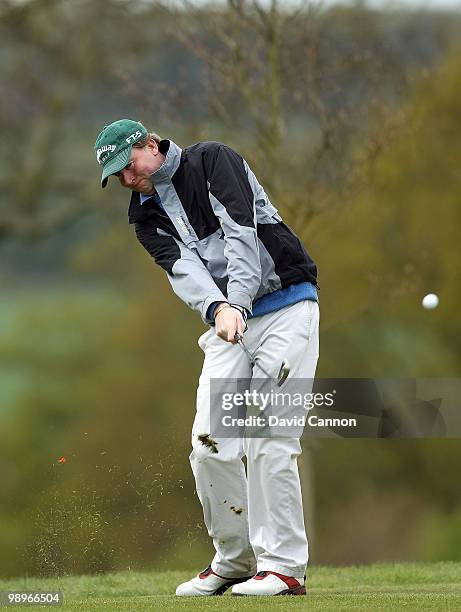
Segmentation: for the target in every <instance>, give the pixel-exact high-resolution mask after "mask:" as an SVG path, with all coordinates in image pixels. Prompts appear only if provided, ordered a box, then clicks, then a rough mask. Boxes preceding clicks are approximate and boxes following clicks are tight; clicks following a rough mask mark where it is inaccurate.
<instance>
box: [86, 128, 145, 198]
mask: <svg viewBox="0 0 461 612" xmlns="http://www.w3.org/2000/svg"><path fill="white" fill-rule="evenodd" d="M146 136H147V130H146V128H145V127H144V126H143V124H142V123H139V121H132V120H131V119H119V120H118V121H114V122H113V123H111V124H110V125H105V126H104V129H103V130H102V132H101V133H100V134H99V136H98V137H97V138H96V142H95V144H94V150H95V153H96V159H97V161H98V164H100V165H101V166H102V177H101V187H105V186H106V185H107V181H108V178H109V176H110V175H111V174H115V173H116V172H120V170H123V168H124V167H125V166H126V165H127V163H128V162H129V161H130V157H131V147H132V145H133V144H134V143H135V142H138V140H141V139H142V138H145V137H146Z"/></svg>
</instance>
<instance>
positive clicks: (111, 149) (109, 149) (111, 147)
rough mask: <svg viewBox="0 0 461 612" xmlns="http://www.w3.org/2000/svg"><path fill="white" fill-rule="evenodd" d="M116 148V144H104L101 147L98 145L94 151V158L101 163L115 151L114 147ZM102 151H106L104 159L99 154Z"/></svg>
mask: <svg viewBox="0 0 461 612" xmlns="http://www.w3.org/2000/svg"><path fill="white" fill-rule="evenodd" d="M116 148H117V145H114V144H112V145H104V146H103V147H100V148H99V149H98V150H97V151H96V159H97V161H98V164H102V163H104V162H105V161H106V159H107V158H108V157H109V155H110V154H111V153H113V152H114V151H115V149H116ZM103 153H107V155H104V159H101V156H102V154H103Z"/></svg>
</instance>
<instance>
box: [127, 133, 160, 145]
mask: <svg viewBox="0 0 461 612" xmlns="http://www.w3.org/2000/svg"><path fill="white" fill-rule="evenodd" d="M161 140H162V139H161V138H160V136H159V135H158V134H156V133H155V132H151V133H150V134H147V136H144V138H141V140H138V142H135V143H134V145H133V147H135V148H136V149H142V147H145V146H146V145H147V144H149V142H152V141H155V142H156V143H157V144H158V143H159V142H160V141H161Z"/></svg>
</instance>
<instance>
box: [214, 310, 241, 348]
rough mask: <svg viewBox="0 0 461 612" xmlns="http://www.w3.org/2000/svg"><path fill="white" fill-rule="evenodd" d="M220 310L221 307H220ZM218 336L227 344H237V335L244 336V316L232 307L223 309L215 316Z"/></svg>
mask: <svg viewBox="0 0 461 612" xmlns="http://www.w3.org/2000/svg"><path fill="white" fill-rule="evenodd" d="M218 308H219V307H218ZM215 325H216V335H217V336H219V337H220V338H222V339H223V340H225V341H226V342H231V343H232V344H235V343H236V340H235V334H236V333H238V334H239V335H240V336H243V332H244V331H245V321H244V320H243V315H242V313H241V312H239V311H238V310H237V308H232V306H227V305H226V306H224V307H221V308H220V310H219V311H218V314H217V315H216V316H215Z"/></svg>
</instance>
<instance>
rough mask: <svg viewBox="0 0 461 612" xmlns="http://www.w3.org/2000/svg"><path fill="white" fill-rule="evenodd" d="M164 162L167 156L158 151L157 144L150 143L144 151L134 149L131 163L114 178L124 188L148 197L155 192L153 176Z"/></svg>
mask: <svg viewBox="0 0 461 612" xmlns="http://www.w3.org/2000/svg"><path fill="white" fill-rule="evenodd" d="M164 160H165V156H164V155H162V153H160V151H159V150H158V145H157V143H156V142H149V143H148V144H147V145H146V146H145V147H143V148H142V149H140V148H136V147H133V148H132V149H131V157H130V161H129V162H128V164H127V165H126V166H125V167H124V168H123V170H120V172H117V173H116V174H115V175H114V176H116V177H118V180H119V181H120V184H121V185H122V186H123V187H127V188H128V189H132V190H133V191H139V192H140V193H144V194H146V195H148V194H151V193H154V191H155V188H154V185H153V184H152V179H151V175H152V174H153V173H154V172H155V171H156V170H158V169H159V168H160V166H161V165H162V164H163V162H164Z"/></svg>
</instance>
